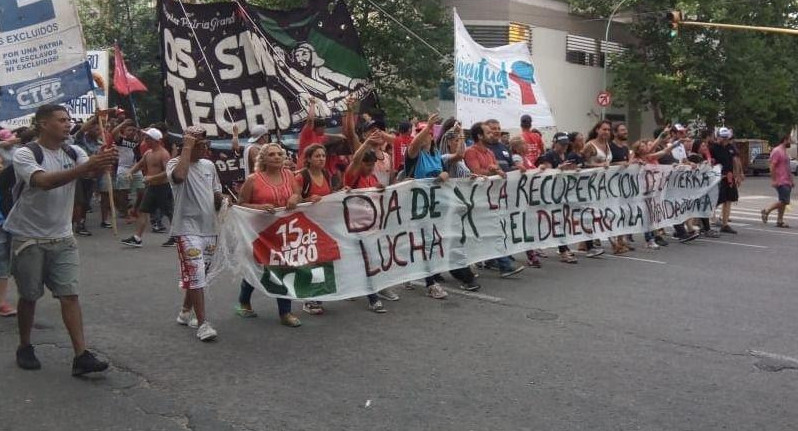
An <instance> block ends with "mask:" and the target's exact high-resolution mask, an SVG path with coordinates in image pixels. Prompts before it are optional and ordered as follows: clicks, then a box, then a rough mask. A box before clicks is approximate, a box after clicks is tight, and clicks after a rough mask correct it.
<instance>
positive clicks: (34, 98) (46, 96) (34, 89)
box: [15, 78, 65, 109]
mask: <svg viewBox="0 0 798 431" xmlns="http://www.w3.org/2000/svg"><path fill="white" fill-rule="evenodd" d="M15 92H16V95H17V103H18V104H19V107H20V109H33V108H38V107H39V106H42V105H46V104H48V103H52V102H55V101H57V100H59V99H61V98H62V97H65V94H64V93H63V92H61V78H50V79H45V80H42V81H36V82H35V83H33V84H28V85H24V86H22V87H20V88H18V89H16V90H15Z"/></svg>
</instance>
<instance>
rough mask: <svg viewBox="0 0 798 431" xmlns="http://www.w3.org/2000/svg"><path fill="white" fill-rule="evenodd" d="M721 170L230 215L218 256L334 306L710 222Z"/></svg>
mask: <svg viewBox="0 0 798 431" xmlns="http://www.w3.org/2000/svg"><path fill="white" fill-rule="evenodd" d="M719 179H720V169H719V167H718V168H714V169H713V168H712V167H710V166H703V167H701V168H699V169H695V170H693V169H690V168H682V167H679V168H673V167H670V166H656V165H650V166H647V167H641V166H638V165H634V166H630V167H628V168H623V167H612V168H609V169H589V170H583V171H580V172H560V171H558V170H550V171H546V172H537V173H526V174H521V173H520V172H512V173H510V174H508V177H507V179H506V180H505V179H502V178H500V177H494V178H490V179H481V180H450V181H447V182H445V183H437V182H434V181H433V180H420V181H419V180H416V181H411V182H404V183H400V184H397V185H394V186H390V187H388V188H387V189H385V190H384V191H377V190H374V189H369V190H367V191H364V190H356V191H350V192H340V193H336V194H334V195H330V196H326V197H325V198H324V199H323V200H322V201H321V202H320V203H318V204H315V205H303V206H301V208H299V209H297V210H295V211H291V212H280V213H277V214H269V213H266V212H261V211H255V210H250V209H245V208H241V207H233V208H231V209H230V210H229V212H228V213H227V214H226V215H225V216H224V222H223V223H222V233H221V237H220V239H219V249H220V256H226V257H227V259H223V260H226V262H223V263H224V264H226V265H227V266H228V267H231V268H232V269H233V272H235V273H236V274H237V275H238V276H241V277H243V278H245V279H246V280H247V281H248V282H249V283H250V284H252V285H253V286H256V287H257V288H258V289H260V290H261V291H263V292H264V293H267V294H269V295H270V296H281V297H286V298H295V299H297V298H298V299H306V298H311V297H312V298H316V299H318V300H324V301H328V300H337V299H345V298H351V297H357V296H363V295H366V294H369V293H375V292H377V291H379V290H380V289H383V288H385V287H388V286H392V285H396V284H399V283H402V282H404V281H411V280H418V279H421V278H424V277H425V276H429V275H432V274H437V273H441V272H444V271H448V270H452V269H456V268H462V267H465V266H467V265H469V264H472V263H476V262H481V261H485V260H488V259H493V258H497V257H502V256H507V255H510V254H515V253H519V252H523V251H526V250H530V249H538V248H548V247H553V246H557V245H565V244H572V243H576V242H580V241H586V240H589V239H596V238H599V239H605V238H608V237H611V236H617V235H622V234H633V233H641V232H649V231H652V230H654V229H657V228H660V227H666V226H671V225H673V224H676V223H680V222H683V221H684V220H686V219H688V218H693V217H709V216H710V215H711V214H712V211H713V209H714V206H715V203H716V201H717V194H718V191H717V190H718V189H717V184H718V182H719Z"/></svg>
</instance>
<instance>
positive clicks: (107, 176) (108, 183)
mask: <svg viewBox="0 0 798 431" xmlns="http://www.w3.org/2000/svg"><path fill="white" fill-rule="evenodd" d="M91 97H92V98H93V99H94V106H96V107H97V111H96V112H97V114H96V115H97V123H98V124H99V125H100V139H102V142H103V146H102V147H101V148H110V147H111V145H109V144H108V142H107V141H106V140H105V121H103V116H102V114H101V111H102V109H100V101H99V100H98V99H97V92H96V91H95V90H94V86H92V88H91ZM103 179H104V180H105V191H106V192H107V193H108V204H109V205H110V206H111V229H112V230H113V232H114V236H119V228H118V226H117V224H116V204H115V203H114V182H113V179H111V170H110V168H108V169H106V170H105V173H104V174H103ZM100 213H102V211H100Z"/></svg>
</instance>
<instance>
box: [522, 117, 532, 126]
mask: <svg viewBox="0 0 798 431" xmlns="http://www.w3.org/2000/svg"><path fill="white" fill-rule="evenodd" d="M521 125H522V126H523V125H529V126H531V125H532V117H531V116H530V115H527V114H524V115H522V116H521Z"/></svg>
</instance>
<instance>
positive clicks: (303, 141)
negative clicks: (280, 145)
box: [297, 123, 334, 169]
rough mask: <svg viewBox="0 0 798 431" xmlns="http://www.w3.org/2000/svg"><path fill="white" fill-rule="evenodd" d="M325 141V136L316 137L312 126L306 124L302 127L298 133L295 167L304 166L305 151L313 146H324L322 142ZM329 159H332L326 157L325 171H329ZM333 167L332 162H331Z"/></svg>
mask: <svg viewBox="0 0 798 431" xmlns="http://www.w3.org/2000/svg"><path fill="white" fill-rule="evenodd" d="M326 140H327V137H326V136H325V135H317V134H316V131H315V130H313V124H311V123H308V124H305V126H304V127H302V131H301V132H299V155H298V156H297V159H298V161H297V165H299V166H304V165H305V150H306V149H307V148H308V147H309V146H311V145H313V144H319V145H324V142H325V141H326ZM331 159H333V157H327V169H330V164H331V161H332V160H331ZM333 165H334V162H333Z"/></svg>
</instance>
